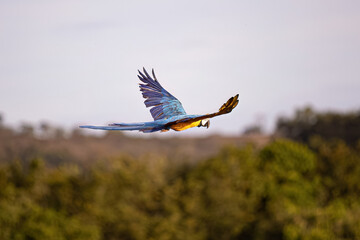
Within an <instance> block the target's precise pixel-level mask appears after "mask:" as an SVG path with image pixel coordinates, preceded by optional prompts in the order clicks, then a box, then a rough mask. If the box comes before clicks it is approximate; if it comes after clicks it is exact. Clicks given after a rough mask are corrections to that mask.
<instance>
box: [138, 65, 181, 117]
mask: <svg viewBox="0 0 360 240" xmlns="http://www.w3.org/2000/svg"><path fill="white" fill-rule="evenodd" d="M143 71H144V73H142V72H140V71H138V72H139V75H138V77H139V79H140V80H141V81H142V82H143V83H140V84H139V85H140V91H141V92H142V95H143V97H144V98H145V99H146V100H145V102H144V103H145V106H146V107H151V109H150V113H151V115H152V117H153V118H154V120H159V119H167V118H169V117H172V116H176V115H185V114H186V112H185V110H184V108H183V107H182V105H181V102H180V101H179V100H178V99H177V98H176V97H174V96H173V95H171V94H170V93H169V92H168V91H166V90H165V89H164V88H163V87H162V86H161V85H160V83H159V82H158V81H157V79H156V76H155V73H154V69H153V70H152V75H153V78H152V77H150V75H149V74H148V73H147V72H146V70H145V68H143Z"/></svg>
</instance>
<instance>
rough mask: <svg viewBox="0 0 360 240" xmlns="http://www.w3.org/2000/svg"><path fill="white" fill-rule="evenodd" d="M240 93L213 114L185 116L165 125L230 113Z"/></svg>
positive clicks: (191, 121)
mask: <svg viewBox="0 0 360 240" xmlns="http://www.w3.org/2000/svg"><path fill="white" fill-rule="evenodd" d="M238 98H239V94H236V95H235V96H234V97H231V98H230V99H229V100H227V102H226V103H224V104H223V105H222V106H221V107H220V109H219V111H218V112H216V113H211V114H205V115H200V116H197V117H185V118H183V119H179V120H177V121H173V122H169V123H167V124H166V125H165V127H170V126H171V125H174V124H177V123H187V124H191V123H193V122H197V121H199V120H203V119H206V118H213V117H216V116H219V115H223V114H227V113H230V112H231V111H232V110H233V109H234V108H235V107H236V106H237V105H238V103H239V100H238Z"/></svg>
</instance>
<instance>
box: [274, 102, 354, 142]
mask: <svg viewBox="0 0 360 240" xmlns="http://www.w3.org/2000/svg"><path fill="white" fill-rule="evenodd" d="M276 132H277V134H279V135H281V136H283V137H287V138H290V139H294V140H297V141H302V142H305V143H309V141H310V139H311V137H312V136H314V135H318V136H321V137H323V138H325V139H342V140H344V141H345V142H346V143H347V144H350V145H352V146H355V145H356V144H357V143H358V140H359V136H360V110H359V111H354V112H348V113H339V112H316V111H314V110H313V109H312V108H311V107H309V106H308V107H304V108H302V109H298V110H297V111H296V112H295V114H294V116H293V117H292V118H286V117H281V118H279V119H278V121H277V126H276Z"/></svg>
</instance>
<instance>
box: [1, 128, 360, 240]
mask: <svg viewBox="0 0 360 240" xmlns="http://www.w3.org/2000/svg"><path fill="white" fill-rule="evenodd" d="M336 124H337V122H336ZM23 126H24V127H23V128H21V130H20V131H19V132H16V131H14V130H13V129H11V128H8V127H6V126H4V125H3V124H2V125H1V127H0V140H1V142H0V149H2V150H1V151H0V153H1V154H0V156H1V157H2V159H3V161H2V162H1V165H0V239H19V240H25V239H26V240H28V239H79V240H80V239H90V240H91V239H110V240H112V239H124V240H131V239H159V240H162V239H164V240H165V239H166V240H167V239H195V240H196V239H209V240H212V239H214V240H215V239H256V240H262V239H269V240H270V239H275V240H278V239H288V240H298V239H343V240H347V239H360V221H359V216H360V196H359V195H360V184H359V182H360V144H359V141H358V139H359V137H360V135H359V134H358V135H356V138H357V141H355V140H354V141H353V142H348V140H347V139H343V138H341V137H339V136H334V137H331V138H328V137H327V136H321V134H318V132H316V134H310V136H309V138H308V139H306V141H303V143H301V142H296V141H294V140H287V139H284V138H275V139H273V140H271V141H269V138H266V139H267V141H265V142H264V141H263V138H259V139H260V140H259V141H260V142H261V143H259V144H255V143H254V142H251V141H244V139H242V140H241V141H240V140H239V139H233V138H229V139H231V141H230V140H229V139H227V140H226V141H225V140H224V139H222V140H219V141H218V142H216V139H218V138H219V139H221V137H216V136H215V137H213V138H211V141H210V140H207V142H206V141H205V147H206V144H209V145H208V146H210V145H211V144H213V145H222V146H223V145H224V144H222V143H224V142H225V145H227V146H224V147H222V148H221V150H220V151H218V152H217V153H213V152H210V153H211V154H210V155H200V156H202V159H201V160H199V159H197V158H196V157H195V156H196V155H181V154H178V153H176V154H174V156H172V155H171V154H151V153H149V152H145V153H143V154H139V155H134V154H131V153H129V152H128V153H127V154H118V153H117V152H112V153H113V155H107V154H104V152H106V151H107V150H109V149H110V150H111V148H105V150H104V149H102V147H103V145H102V144H103V143H102V141H105V142H106V143H107V144H110V145H111V144H113V145H114V146H117V145H118V146H120V145H126V146H128V144H133V145H135V146H133V147H136V148H139V144H144V145H145V146H146V144H147V143H145V141H151V142H152V143H151V144H155V145H161V144H169V146H167V147H161V146H158V147H157V148H155V149H156V150H159V151H161V150H163V151H165V152H166V151H167V149H171V148H174V149H176V147H179V146H177V145H178V144H180V145H181V144H183V143H185V142H186V141H192V142H191V143H195V142H197V141H199V139H195V140H194V139H185V140H179V139H166V141H162V140H161V139H148V140H141V139H131V138H129V137H127V136H125V135H121V134H120V135H117V134H113V133H109V134H107V135H105V136H103V137H92V136H85V135H83V134H82V132H81V131H78V130H76V131H74V132H73V133H72V134H71V135H69V136H66V133H64V132H63V131H53V128H52V127H51V126H47V125H43V127H42V128H43V129H44V134H45V132H46V136H45V135H43V134H42V132H40V134H39V133H36V131H37V130H36V129H37V128H36V127H34V128H32V129H33V130H29V129H31V128H30V127H29V125H28V124H24V125H23ZM60 132H61V134H59V133H60ZM54 133H57V134H54ZM36 134H38V135H37V136H36ZM7 139H8V141H6V140H7ZM3 140H5V141H6V142H5V141H3ZM299 140H302V139H299ZM213 141H215V143H213ZM68 142H70V144H71V145H72V147H73V148H72V149H71V148H70V147H69V145H67V144H69V143H68ZM165 142H166V143H165ZM227 143H231V144H230V145H229V144H227ZM240 143H241V144H240ZM54 145H60V147H59V146H57V147H54ZM151 146H154V145H148V147H149V148H150V147H151ZM184 146H186V144H184ZM196 146H199V148H200V149H202V148H201V146H202V145H201V144H199V143H198V145H196ZM141 147H142V145H141ZM97 148H99V149H97ZM219 148H220V147H219ZM94 149H97V150H94ZM101 149H102V150H101ZM81 151H85V152H86V153H77V152H81ZM87 152H90V154H92V155H93V156H92V158H89V160H88V161H86V157H87V156H89V155H88V154H89V153H87ZM6 158H11V159H6ZM195 159H196V160H195ZM49 161H50V164H49ZM85 163H86V164H85Z"/></svg>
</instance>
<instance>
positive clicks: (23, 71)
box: [0, 0, 360, 135]
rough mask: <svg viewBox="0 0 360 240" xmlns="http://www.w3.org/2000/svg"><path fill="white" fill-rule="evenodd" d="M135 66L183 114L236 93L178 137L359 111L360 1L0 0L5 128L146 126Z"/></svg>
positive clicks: (208, 108) (0, 98)
mask: <svg viewBox="0 0 360 240" xmlns="http://www.w3.org/2000/svg"><path fill="white" fill-rule="evenodd" d="M143 66H144V67H145V68H147V69H148V70H149V71H150V70H151V68H154V69H155V72H156V73H157V77H158V80H159V82H160V83H161V84H162V85H163V87H165V88H166V89H167V90H168V91H169V92H171V93H172V94H173V95H174V96H176V97H177V98H178V99H179V100H180V101H181V102H182V104H183V106H184V108H185V110H186V111H187V113H189V114H201V113H210V112H214V111H217V110H218V108H219V107H220V106H221V105H222V104H223V103H224V102H225V101H226V100H227V99H228V98H229V97H231V96H233V95H235V94H237V93H239V94H240V104H239V106H238V107H237V108H236V109H235V110H234V111H233V112H232V113H231V114H228V115H224V116H220V117H218V118H215V119H213V120H212V121H211V126H210V128H209V129H208V130H206V129H204V128H201V129H198V128H196V129H193V130H188V131H186V132H188V133H186V134H196V135H201V134H209V133H215V132H219V133H224V134H238V133H240V132H241V131H243V129H244V127H245V126H247V125H249V124H251V123H252V122H254V121H255V120H256V119H257V118H259V116H263V117H264V118H265V123H266V128H267V129H268V130H270V129H272V127H273V126H274V123H275V120H276V118H277V117H278V116H279V115H291V114H292V113H293V111H294V109H295V108H298V107H303V106H305V105H307V104H311V105H312V106H314V107H315V109H318V110H338V111H347V110H357V109H359V107H360V96H359V93H360V1H331V0H323V1H313V0H312V1H310V0H309V1H265V0H264V1H85V0H84V1H10V0H2V1H0V113H1V114H2V115H4V117H5V122H6V123H7V124H14V125H16V124H19V123H20V122H30V123H34V124H35V123H38V122H39V121H47V122H50V123H53V124H56V125H63V126H66V127H72V126H75V125H79V124H94V125H103V124H107V123H110V122H139V121H151V120H152V118H151V115H150V112H149V109H146V108H145V105H144V104H143V101H144V100H143V99H142V96H141V93H140V91H139V87H138V82H139V80H138V79H137V76H136V75H137V69H141V68H142V67H143ZM89 131H91V130H89ZM139 135H142V133H139ZM180 135H182V134H180Z"/></svg>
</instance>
